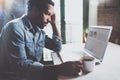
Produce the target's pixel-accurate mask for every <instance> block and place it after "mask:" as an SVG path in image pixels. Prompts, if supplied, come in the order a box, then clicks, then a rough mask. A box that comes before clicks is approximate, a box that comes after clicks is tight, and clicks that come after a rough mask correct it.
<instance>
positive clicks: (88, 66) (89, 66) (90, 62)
mask: <svg viewBox="0 0 120 80" xmlns="http://www.w3.org/2000/svg"><path fill="white" fill-rule="evenodd" d="M82 61H83V72H85V73H88V72H92V71H93V69H94V66H95V59H94V58H93V57H90V56H84V57H83V59H82Z"/></svg>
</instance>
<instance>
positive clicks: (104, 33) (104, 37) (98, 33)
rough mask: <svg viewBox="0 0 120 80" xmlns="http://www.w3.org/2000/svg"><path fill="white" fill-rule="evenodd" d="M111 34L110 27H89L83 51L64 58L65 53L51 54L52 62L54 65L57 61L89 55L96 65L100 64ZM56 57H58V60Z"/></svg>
mask: <svg viewBox="0 0 120 80" xmlns="http://www.w3.org/2000/svg"><path fill="white" fill-rule="evenodd" d="M111 32H112V26H90V27H89V29H88V35H87V39H86V42H85V45H84V49H83V50H82V51H80V50H79V51H78V52H72V53H69V54H70V55H72V54H74V55H73V56H69V54H67V56H65V54H66V53H67V52H66V53H65V52H64V54H61V53H60V54H57V55H56V53H53V54H52V58H53V62H54V63H55V64H56V62H57V61H58V62H60V61H61V62H65V61H66V59H69V60H70V58H71V60H72V57H73V58H74V57H76V58H77V57H79V58H81V57H83V56H86V55H89V56H92V57H94V58H95V59H96V64H99V63H101V62H102V61H103V57H104V55H105V51H106V48H107V44H108V42H109V38H110V35H111ZM78 47H79V46H78ZM68 51H69V50H68ZM56 57H59V59H58V58H56ZM69 60H68V61H69Z"/></svg>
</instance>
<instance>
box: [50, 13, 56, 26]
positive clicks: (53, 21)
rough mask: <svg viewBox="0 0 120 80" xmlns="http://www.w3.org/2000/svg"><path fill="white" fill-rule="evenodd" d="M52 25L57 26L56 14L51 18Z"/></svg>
mask: <svg viewBox="0 0 120 80" xmlns="http://www.w3.org/2000/svg"><path fill="white" fill-rule="evenodd" d="M50 23H51V25H55V24H56V14H55V13H54V14H53V15H52V16H51V22H50Z"/></svg>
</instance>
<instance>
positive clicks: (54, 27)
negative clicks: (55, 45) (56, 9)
mask: <svg viewBox="0 0 120 80" xmlns="http://www.w3.org/2000/svg"><path fill="white" fill-rule="evenodd" d="M50 23H51V26H52V29H53V34H55V35H56V36H58V37H61V35H60V32H59V30H58V27H57V24H56V15H55V14H53V15H52V16H51V22H50Z"/></svg>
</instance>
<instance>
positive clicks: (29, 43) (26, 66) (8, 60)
mask: <svg viewBox="0 0 120 80" xmlns="http://www.w3.org/2000/svg"><path fill="white" fill-rule="evenodd" d="M48 23H50V24H51V27H52V30H53V38H52V39H51V38H49V37H48V36H47V35H46V34H45V32H44V31H43V30H42V29H43V28H44V27H45V26H46V25H47V24H48ZM0 42H1V43H0V45H1V47H0V51H1V52H0V59H1V60H0V65H1V68H2V70H1V72H3V73H4V72H11V73H12V74H13V76H17V77H15V78H16V79H15V80H17V79H20V80H22V79H24V78H25V79H27V80H42V78H43V79H44V80H45V79H49V80H53V79H55V78H54V77H55V76H57V75H66V76H75V75H77V74H78V73H79V72H80V68H81V63H80V61H76V62H65V63H63V64H59V65H44V64H42V63H41V58H42V54H43V48H44V47H46V48H48V49H51V50H53V51H55V52H60V50H61V45H62V40H61V38H60V34H59V32H58V29H57V25H56V16H55V13H54V3H53V2H52V1H51V0H28V11H27V14H26V15H24V16H22V17H20V18H18V19H15V20H12V21H10V22H8V23H7V24H6V25H5V26H4V28H3V29H2V32H1V41H0Z"/></svg>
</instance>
